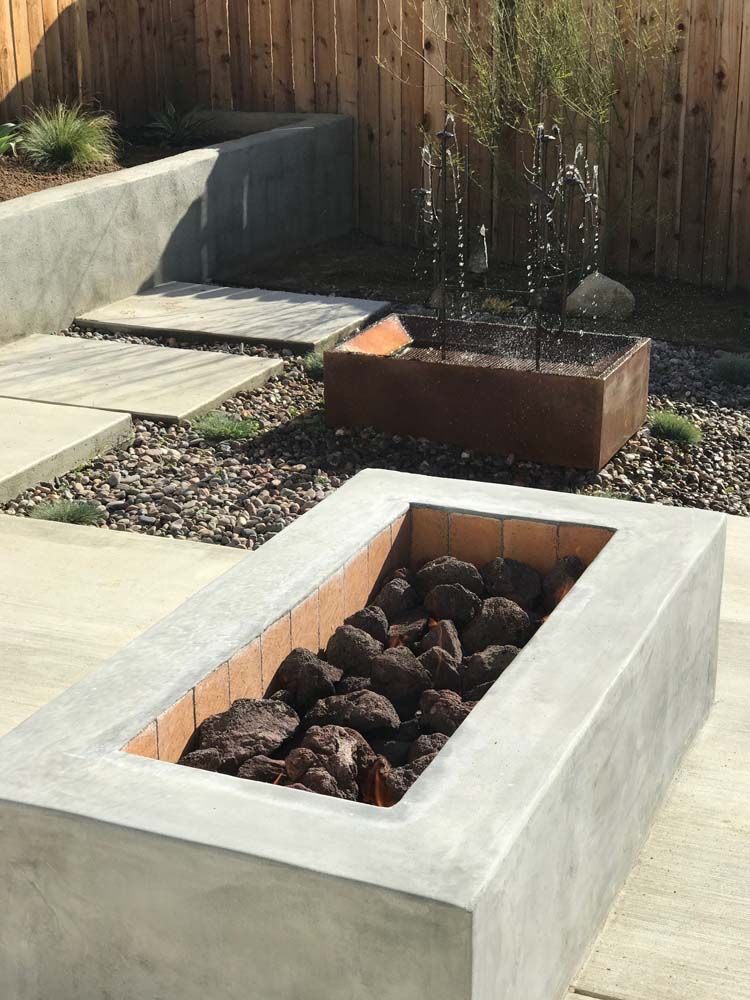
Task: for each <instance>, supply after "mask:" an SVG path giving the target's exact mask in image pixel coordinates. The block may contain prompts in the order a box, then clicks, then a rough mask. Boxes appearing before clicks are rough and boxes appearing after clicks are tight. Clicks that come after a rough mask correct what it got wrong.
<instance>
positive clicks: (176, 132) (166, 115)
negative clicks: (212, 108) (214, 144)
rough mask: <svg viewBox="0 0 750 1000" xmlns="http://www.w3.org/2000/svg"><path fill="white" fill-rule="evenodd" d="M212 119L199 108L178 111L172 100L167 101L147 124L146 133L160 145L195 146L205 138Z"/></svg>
mask: <svg viewBox="0 0 750 1000" xmlns="http://www.w3.org/2000/svg"><path fill="white" fill-rule="evenodd" d="M210 120H211V119H210V118H207V117H206V115H204V114H201V112H200V111H199V110H198V109H197V108H193V109H192V110H191V111H178V110H177V108H176V107H175V106H174V104H172V102H171V101H167V103H166V104H165V105H164V110H163V111H159V112H158V113H157V114H155V115H154V117H153V119H152V120H151V121H150V122H149V124H148V125H147V126H146V133H147V134H148V136H149V138H150V139H151V140H152V141H153V142H156V143H158V144H159V145H160V146H170V147H172V148H180V147H184V146H195V145H197V144H198V143H200V142H202V141H203V139H204V138H205V135H206V126H207V125H208V124H209V122H210Z"/></svg>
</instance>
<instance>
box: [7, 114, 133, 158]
mask: <svg viewBox="0 0 750 1000" xmlns="http://www.w3.org/2000/svg"><path fill="white" fill-rule="evenodd" d="M19 145H20V147H21V150H22V151H23V154H24V156H25V157H26V159H27V160H29V161H30V162H31V163H32V164H33V165H34V166H35V167H40V168H42V169H47V170H50V169H63V168H65V167H83V166H86V165H88V164H91V163H112V161H113V160H114V158H115V151H116V139H115V120H114V118H113V117H112V115H110V114H109V113H108V112H106V111H96V112H95V111H85V110H84V109H83V108H82V107H81V105H80V104H64V103H63V102H62V101H58V102H57V104H55V105H53V107H51V108H36V109H35V110H34V111H33V112H32V113H31V115H30V116H29V117H28V118H26V119H25V120H24V121H23V122H21V125H20V128H19Z"/></svg>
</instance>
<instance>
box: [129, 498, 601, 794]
mask: <svg viewBox="0 0 750 1000" xmlns="http://www.w3.org/2000/svg"><path fill="white" fill-rule="evenodd" d="M611 536H612V532H611V531H609V530H607V529H603V528H600V527H592V526H587V525H575V524H559V523H553V522H547V521H534V520H522V519H517V518H507V519H504V518H496V517H479V516H476V515H470V514H463V513H460V512H450V511H445V510H440V509H435V508H429V507H420V506H414V507H412V508H411V509H410V510H409V512H408V513H407V514H406V515H405V516H403V517H400V518H399V519H398V520H396V521H394V522H392V523H391V524H390V525H388V527H387V528H386V529H385V530H383V531H381V532H380V533H379V534H378V535H377V536H376V537H375V538H373V539H371V540H370V541H369V542H368V544H367V545H366V546H364V547H363V548H362V550H361V551H360V552H359V553H358V554H357V555H356V556H355V557H354V558H353V559H351V560H350V561H349V562H347V563H346V564H345V565H343V566H341V567H340V569H339V571H338V572H337V573H336V574H334V576H332V577H331V578H329V579H328V580H325V581H321V583H320V585H319V586H317V587H316V588H315V589H314V590H313V591H312V593H311V594H310V596H309V597H308V598H307V599H306V600H305V601H303V602H302V603H301V604H299V605H297V606H296V607H294V608H290V609H289V612H288V613H287V614H285V615H284V616H283V617H282V618H280V619H279V620H278V621H276V622H274V623H273V624H272V625H270V626H269V627H268V628H267V629H266V630H265V631H264V632H263V634H262V635H260V636H259V637H257V638H256V639H255V640H254V641H253V642H252V643H250V644H249V645H248V646H247V647H246V648H245V649H244V650H242V651H241V652H240V653H239V654H238V655H237V656H236V657H234V658H233V659H232V660H231V661H229V662H228V663H225V664H221V665H220V666H218V667H217V669H216V670H215V671H214V672H213V673H211V674H210V675H209V676H208V677H206V678H205V679H204V680H202V681H201V682H200V683H199V684H197V685H196V686H195V687H194V688H193V689H192V690H190V691H188V692H187V693H186V694H185V695H184V696H183V697H182V698H181V699H180V700H179V701H178V702H176V703H175V704H174V705H172V706H171V707H170V708H168V709H167V710H166V711H165V712H163V713H162V714H161V715H160V716H159V717H158V718H156V719H154V720H153V721H152V722H151V723H150V724H149V725H148V726H147V727H146V729H144V730H143V731H142V732H141V733H139V734H138V735H137V736H136V737H135V738H134V739H132V740H131V741H130V742H129V743H128V745H127V747H126V749H127V750H128V751H130V752H131V753H135V754H138V755H140V756H146V757H152V758H157V759H159V760H162V761H169V762H172V763H175V762H177V763H180V764H182V765H184V766H188V767H194V768H198V769H201V770H206V771H214V772H220V773H223V774H227V775H233V776H236V777H238V778H241V779H246V780H254V781H260V782H265V783H268V784H273V785H281V786H285V787H290V788H293V789H297V790H300V791H306V792H318V793H321V794H325V795H330V796H332V797H335V798H343V799H348V800H350V801H358V802H363V803H366V804H369V805H377V806H394V805H395V804H396V803H398V802H400V801H401V799H402V798H403V797H404V795H405V794H406V793H407V792H408V791H409V789H410V788H411V787H412V785H414V784H415V783H416V781H417V780H418V779H419V778H420V776H421V775H422V774H423V773H424V772H425V771H426V770H427V768H428V767H429V766H430V764H431V763H432V762H433V761H434V760H435V758H436V757H437V755H438V753H440V751H441V750H442V749H443V747H444V746H445V745H446V744H447V743H448V741H449V739H450V738H451V737H452V736H453V734H454V733H455V732H456V730H457V729H458V728H459V727H460V726H461V724H462V723H463V721H464V720H465V719H466V718H467V717H468V715H469V714H470V713H471V711H472V710H473V709H474V708H475V707H476V705H477V704H478V703H479V702H480V701H481V700H482V699H483V697H484V696H485V695H486V694H487V693H488V692H489V690H490V689H491V688H492V687H493V686H494V685H495V684H496V683H497V682H499V681H500V680H501V678H502V677H503V676H504V675H505V672H506V670H523V656H521V655H520V654H521V652H522V649H523V648H524V647H525V646H526V645H527V643H529V642H530V641H531V640H532V639H533V636H534V635H535V634H536V633H537V632H538V631H539V629H541V628H543V627H544V624H545V622H546V621H547V619H548V617H549V616H550V614H552V613H553V612H554V611H555V609H556V608H557V607H558V605H559V604H560V603H561V601H562V600H563V599H564V598H565V597H566V596H567V594H568V593H569V592H570V591H571V590H572V588H573V587H574V586H575V583H576V581H577V580H578V579H579V578H580V577H581V575H582V574H583V573H584V571H585V570H586V568H587V567H588V566H589V565H590V563H591V562H592V561H593V560H594V559H595V558H596V556H597V555H598V554H599V553H600V551H601V550H602V548H603V547H604V546H605V545H606V544H607V542H608V541H609V539H610V538H611Z"/></svg>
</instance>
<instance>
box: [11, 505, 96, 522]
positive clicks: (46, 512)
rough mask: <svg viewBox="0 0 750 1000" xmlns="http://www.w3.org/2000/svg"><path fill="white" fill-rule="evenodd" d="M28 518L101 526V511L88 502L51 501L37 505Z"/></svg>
mask: <svg viewBox="0 0 750 1000" xmlns="http://www.w3.org/2000/svg"><path fill="white" fill-rule="evenodd" d="M29 516H30V517H34V518H36V519H37V520H38V521H62V522H64V523H65V524H101V523H102V521H103V520H104V515H103V514H102V511H101V509H100V508H99V507H98V506H97V505H96V504H94V503H89V501H88V500H52V501H50V502H49V503H41V504H38V505H37V506H36V507H34V509H33V510H32V511H31V514H30V515H29Z"/></svg>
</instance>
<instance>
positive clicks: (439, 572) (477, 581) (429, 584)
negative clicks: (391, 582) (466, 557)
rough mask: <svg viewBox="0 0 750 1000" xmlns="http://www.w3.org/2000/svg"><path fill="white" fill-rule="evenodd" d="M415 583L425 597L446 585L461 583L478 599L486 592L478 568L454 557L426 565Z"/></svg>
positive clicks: (441, 558) (444, 557)
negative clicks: (434, 589) (436, 588)
mask: <svg viewBox="0 0 750 1000" xmlns="http://www.w3.org/2000/svg"><path fill="white" fill-rule="evenodd" d="M414 583H415V586H416V588H417V590H418V591H419V592H420V594H422V595H423V596H426V595H427V594H429V592H430V591H431V590H432V589H433V588H435V587H439V586H441V585H442V584H446V583H460V584H461V586H463V587H466V589H467V590H470V591H472V593H474V594H476V595H477V596H478V597H481V596H482V594H483V592H484V584H483V582H482V577H481V575H480V573H479V570H478V569H477V568H476V566H474V565H473V564H472V563H469V562H463V561H462V560H461V559H456V558H455V557H454V556H438V558H437V559H432V560H431V561H430V562H428V563H425V565H424V566H423V567H422V568H421V569H420V570H419V572H418V573H417V575H416V577H415V580H414Z"/></svg>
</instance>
